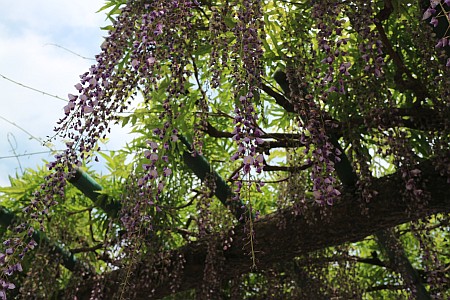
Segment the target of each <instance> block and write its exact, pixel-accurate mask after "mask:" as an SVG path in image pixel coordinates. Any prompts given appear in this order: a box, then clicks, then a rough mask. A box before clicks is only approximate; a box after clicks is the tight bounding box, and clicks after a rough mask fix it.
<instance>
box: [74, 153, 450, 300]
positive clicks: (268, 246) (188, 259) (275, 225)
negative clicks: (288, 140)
mask: <svg viewBox="0 0 450 300" xmlns="http://www.w3.org/2000/svg"><path fill="white" fill-rule="evenodd" d="M419 169H421V171H422V174H421V175H422V181H423V184H424V186H425V187H426V193H427V195H428V197H427V200H426V201H425V202H424V203H422V204H419V203H414V201H413V200H411V199H408V200H405V196H404V191H405V183H404V180H403V179H402V178H401V175H400V174H393V175H390V176H386V177H383V178H380V179H376V180H374V182H373V188H374V189H375V190H377V191H378V195H377V196H376V197H374V199H373V200H372V201H371V202H370V203H368V204H366V207H367V208H368V211H367V213H366V214H362V213H361V201H360V199H359V197H358V196H357V195H355V194H354V193H351V192H346V193H343V194H342V198H341V200H340V201H339V203H337V204H335V205H334V206H333V207H330V208H329V209H328V210H327V212H326V213H327V215H326V216H324V215H323V214H324V213H323V211H324V210H323V208H322V209H320V208H317V209H315V210H314V211H311V212H310V213H309V215H310V216H309V217H307V218H305V217H303V216H300V215H295V214H294V211H293V210H291V209H288V210H285V211H281V212H277V213H274V214H271V215H268V216H266V217H264V218H262V219H260V220H258V221H256V222H255V223H254V229H255V233H256V243H255V255H256V259H257V262H256V265H257V268H258V269H260V270H263V269H267V268H270V267H272V266H273V265H274V264H276V263H277V262H281V261H286V260H291V259H293V258H294V257H296V256H300V255H302V254H305V253H308V252H311V251H315V250H319V249H323V248H326V247H330V246H336V245H339V244H342V243H346V242H356V241H359V240H362V239H363V238H365V237H367V236H369V235H371V234H373V233H375V232H377V231H379V230H381V229H386V228H390V227H393V226H396V225H399V224H402V223H405V222H408V221H412V220H417V219H420V218H423V217H426V216H429V215H432V214H436V213H439V212H448V211H450V184H449V183H448V182H447V179H446V178H444V177H442V176H440V175H439V174H438V172H436V171H435V170H434V168H433V166H432V164H431V162H429V161H427V162H425V163H423V164H421V166H420V167H419ZM422 198H424V197H422ZM412 207H420V209H417V210H412V209H411V208H412ZM242 226H243V225H239V226H238V227H237V228H236V229H235V230H234V232H235V235H234V236H233V244H232V247H231V248H230V249H228V250H226V251H223V261H222V262H221V269H222V270H221V274H222V276H223V279H231V278H233V277H235V276H237V275H239V274H242V273H246V272H249V271H250V270H251V266H252V261H251V259H250V256H249V253H250V249H249V243H248V242H249V238H248V232H247V233H246V232H244V229H243V228H242ZM217 240H218V241H217V242H215V243H216V245H215V247H216V249H218V250H219V252H221V249H222V247H223V239H217ZM210 241H211V240H210ZM207 249H208V246H207V241H199V242H193V243H191V244H189V245H186V246H185V247H182V248H180V249H178V250H176V251H172V252H170V253H167V255H165V259H164V266H166V268H167V270H168V273H171V274H172V278H169V277H168V276H165V277H160V278H159V279H158V281H159V283H158V284H154V283H152V282H153V280H152V277H153V276H152V274H153V272H154V269H155V266H157V267H158V268H159V267H161V266H162V265H163V263H162V262H161V261H159V262H155V261H153V262H148V261H146V260H145V259H144V260H143V261H142V262H140V263H139V264H138V265H137V267H136V269H134V270H132V272H131V274H130V277H129V279H128V284H129V285H130V293H127V295H129V296H131V294H134V295H133V296H132V298H134V299H157V298H161V297H163V296H166V295H169V294H171V293H172V289H171V286H173V285H176V286H177V291H183V290H187V289H192V288H199V287H201V285H202V283H203V270H204V268H205V259H206V257H207V253H208V250H207ZM180 256H182V257H184V259H185V262H184V264H183V269H182V271H181V272H180V273H179V274H178V278H176V279H175V280H174V279H173V275H174V274H175V272H174V271H173V268H174V267H173V266H175V265H177V263H176V262H177V261H179V260H180V259H179V258H180ZM170 262H173V263H172V264H171V263H170ZM124 273H125V271H124V270H117V271H113V272H111V273H109V274H105V278H104V279H103V280H104V282H105V283H106V286H105V291H104V293H105V295H104V296H105V298H106V299H113V297H114V295H116V294H117V292H118V289H119V288H120V286H121V283H122V282H123V278H124V276H125V275H124ZM175 283H176V284H175ZM92 284H93V282H92V281H91V282H89V283H87V284H86V286H84V287H83V288H82V289H80V293H79V299H88V298H89V292H88V291H89V290H90V288H91V287H92ZM127 298H128V296H127Z"/></svg>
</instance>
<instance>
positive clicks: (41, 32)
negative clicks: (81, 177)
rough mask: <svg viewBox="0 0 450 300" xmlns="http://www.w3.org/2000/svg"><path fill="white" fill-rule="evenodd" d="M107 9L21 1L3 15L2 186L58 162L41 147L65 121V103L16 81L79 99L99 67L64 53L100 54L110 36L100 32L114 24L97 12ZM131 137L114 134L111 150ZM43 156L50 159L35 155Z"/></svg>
mask: <svg viewBox="0 0 450 300" xmlns="http://www.w3.org/2000/svg"><path fill="white" fill-rule="evenodd" d="M103 4H104V0H78V1H68V0H45V1H34V0H20V1H8V5H6V6H5V7H7V8H3V9H1V10H0V91H1V93H0V186H7V185H9V179H8V178H9V177H8V176H15V175H16V174H18V175H20V174H22V172H23V171H25V169H26V168H36V167H37V166H39V165H43V164H44V162H43V160H48V161H51V160H52V156H51V155H50V154H49V153H48V151H49V149H48V148H47V147H45V146H42V142H40V141H45V140H46V137H47V136H52V135H53V128H54V127H55V124H56V122H57V121H58V120H59V118H60V117H62V116H64V110H63V107H64V105H65V102H63V101H62V100H60V99H56V98H54V97H51V96H48V95H44V94H42V93H39V92H36V91H33V90H30V89H27V88H25V87H23V86H21V85H18V84H16V83H14V82H12V81H10V80H13V81H15V82H17V83H20V84H22V85H26V86H29V87H32V88H34V89H38V90H41V91H44V92H46V93H48V94H50V95H56V96H58V97H61V98H64V99H67V94H69V93H72V94H76V90H75V88H74V85H75V84H76V83H78V81H79V75H80V74H82V73H84V72H86V71H87V70H88V69H89V67H90V66H91V65H92V64H93V63H95V61H93V60H89V59H85V58H82V57H80V56H77V55H75V54H73V53H71V52H69V51H67V50H64V49H63V48H61V47H64V48H66V49H69V50H70V51H72V52H75V53H77V54H79V55H81V56H84V57H86V58H94V56H95V55H96V54H97V53H99V52H100V45H101V43H102V42H103V39H104V38H103V36H105V35H106V31H103V30H101V29H100V27H103V26H106V25H107V24H108V22H107V20H106V16H105V12H100V13H96V11H98V10H99V8H100V7H102V5H103ZM55 45H58V46H55ZM5 77H6V78H8V79H10V80H8V79H6V78H5ZM11 123H13V124H15V125H13V124H11ZM127 132H128V131H127V129H123V128H119V127H115V128H113V130H112V133H111V135H110V142H109V143H108V144H107V146H106V148H107V149H110V150H115V149H116V150H117V149H120V148H121V147H123V145H124V144H125V142H126V141H127V140H130V138H129V136H128V135H127ZM102 148H104V147H102ZM39 152H45V153H40V154H35V153H39Z"/></svg>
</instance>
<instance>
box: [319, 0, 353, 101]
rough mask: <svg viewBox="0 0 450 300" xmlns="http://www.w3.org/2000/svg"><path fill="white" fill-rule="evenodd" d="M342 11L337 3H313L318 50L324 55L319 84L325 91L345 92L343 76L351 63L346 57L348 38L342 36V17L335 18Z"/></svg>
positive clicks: (347, 73)
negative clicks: (324, 69)
mask: <svg viewBox="0 0 450 300" xmlns="http://www.w3.org/2000/svg"><path fill="white" fill-rule="evenodd" d="M341 12H342V7H341V5H340V4H339V3H327V1H319V2H317V3H315V4H314V7H313V11H312V17H313V18H315V19H316V21H317V22H316V24H317V29H318V33H317V38H318V44H319V50H320V51H321V52H322V53H323V55H324V56H325V58H324V59H322V61H321V62H322V64H324V65H325V66H326V71H325V72H324V74H323V77H322V82H321V85H322V86H323V87H328V91H327V92H339V93H342V94H344V93H345V86H344V80H343V77H345V76H349V75H350V73H349V72H348V71H349V69H350V67H351V63H350V62H349V60H348V59H347V58H346V56H347V54H348V53H347V51H345V45H346V44H347V42H348V38H345V37H342V35H343V24H344V23H345V20H344V19H341V18H336V16H339V15H340V14H341Z"/></svg>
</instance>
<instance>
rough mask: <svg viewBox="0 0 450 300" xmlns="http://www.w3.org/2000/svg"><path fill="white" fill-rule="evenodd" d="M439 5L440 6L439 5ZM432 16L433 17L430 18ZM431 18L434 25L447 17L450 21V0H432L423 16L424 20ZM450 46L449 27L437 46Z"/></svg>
mask: <svg viewBox="0 0 450 300" xmlns="http://www.w3.org/2000/svg"><path fill="white" fill-rule="evenodd" d="M438 6H439V7H438ZM430 18H431V19H430ZM427 19H430V24H431V25H432V26H433V27H437V26H438V25H439V19H445V21H446V23H447V24H449V23H450V0H444V1H441V0H430V6H429V7H428V8H427V10H425V12H424V13H423V16H422V20H427ZM445 47H450V32H449V30H448V28H447V30H446V35H445V36H443V37H441V38H440V39H439V40H438V42H437V44H436V48H438V49H439V48H445ZM446 66H447V67H450V57H448V58H447V63H446Z"/></svg>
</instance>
